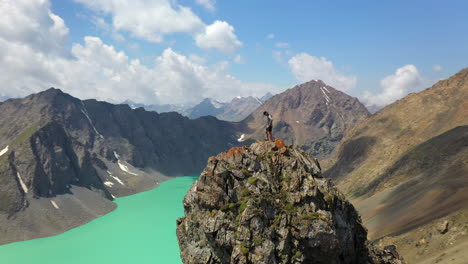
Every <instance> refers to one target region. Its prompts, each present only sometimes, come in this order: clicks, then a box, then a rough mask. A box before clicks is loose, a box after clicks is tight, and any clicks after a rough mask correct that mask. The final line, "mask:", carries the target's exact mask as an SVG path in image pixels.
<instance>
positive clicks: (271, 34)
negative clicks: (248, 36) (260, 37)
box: [266, 33, 275, 39]
mask: <svg viewBox="0 0 468 264" xmlns="http://www.w3.org/2000/svg"><path fill="white" fill-rule="evenodd" d="M266 38H267V39H274V38H275V34H273V33H270V34H268V35H267V36H266Z"/></svg>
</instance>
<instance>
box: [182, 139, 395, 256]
mask: <svg viewBox="0 0 468 264" xmlns="http://www.w3.org/2000/svg"><path fill="white" fill-rule="evenodd" d="M184 208H185V217H183V218H180V219H178V221H177V237H178V240H179V245H180V249H181V258H182V261H183V262H184V263H185V264H195V263H239V264H240V263H265V264H267V263H268V264H270V263H401V262H399V261H400V260H398V258H399V256H395V254H396V255H398V254H397V253H393V251H392V252H390V251H388V250H387V251H385V250H379V249H376V248H374V247H373V246H372V245H370V244H369V243H368V242H367V231H366V229H365V228H364V227H363V226H362V224H361V219H360V216H359V215H358V213H357V212H356V210H355V209H354V207H353V206H352V205H351V204H350V203H349V202H348V201H347V200H346V199H345V197H344V196H343V194H341V193H340V192H339V191H338V190H337V189H336V187H335V186H334V185H333V183H332V182H331V181H330V180H329V179H326V178H323V177H322V175H321V171H320V165H319V164H318V162H317V161H316V160H315V159H314V158H313V157H311V156H310V155H308V154H307V153H305V152H304V151H302V150H301V149H300V148H298V147H293V146H287V145H285V144H284V142H282V141H281V140H279V139H277V140H276V141H275V142H263V141H259V142H256V143H253V144H252V145H251V146H250V147H242V148H233V149H231V150H229V151H228V152H226V153H221V154H219V155H217V156H216V157H211V158H210V159H209V160H208V165H207V167H206V168H205V170H204V171H203V173H202V174H201V176H200V179H199V180H198V181H196V182H195V183H194V184H193V185H192V187H191V188H190V190H189V192H188V193H187V195H186V197H185V199H184ZM389 252H390V253H389ZM395 252H396V251H395Z"/></svg>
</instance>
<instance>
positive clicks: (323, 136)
mask: <svg viewBox="0 0 468 264" xmlns="http://www.w3.org/2000/svg"><path fill="white" fill-rule="evenodd" d="M264 111H267V112H269V113H270V114H271V115H272V116H273V120H274V121H273V136H275V137H279V138H283V139H284V140H285V142H286V143H288V144H294V145H299V146H301V147H302V148H303V149H304V150H306V151H307V152H310V153H311V154H312V155H314V156H315V157H317V158H319V159H322V158H325V157H327V156H328V155H329V154H330V153H331V152H332V151H333V149H334V148H335V146H336V145H337V144H338V143H339V142H340V140H341V139H342V138H343V135H344V133H345V131H346V130H348V129H349V128H351V127H352V126H354V124H356V123H358V122H359V121H361V120H363V119H364V118H366V117H368V116H369V112H368V111H367V109H366V107H365V106H364V105H363V104H361V103H360V102H359V100H358V99H357V98H354V97H351V96H349V95H347V94H345V93H343V92H341V91H338V90H336V89H334V88H333V87H331V86H329V85H326V84H325V83H324V82H322V81H320V80H319V81H310V82H307V83H303V84H301V85H297V86H295V87H293V88H291V89H288V90H286V91H285V92H283V93H280V94H277V95H275V96H273V97H272V98H271V99H269V100H268V101H267V102H265V103H264V104H263V105H262V106H260V107H259V108H258V109H257V110H255V111H254V112H253V113H252V114H251V115H249V116H248V117H247V118H246V119H245V120H243V121H242V125H243V133H244V134H245V135H246V138H250V139H253V140H258V139H264V138H265V134H264V130H265V124H266V120H265V117H264V116H263V112H264Z"/></svg>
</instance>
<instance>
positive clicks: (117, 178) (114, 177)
mask: <svg viewBox="0 0 468 264" xmlns="http://www.w3.org/2000/svg"><path fill="white" fill-rule="evenodd" d="M107 174H109V176H110V177H111V178H112V179H114V180H115V181H116V182H118V183H120V185H123V186H125V184H124V183H123V181H122V180H121V179H119V177H116V176H114V175H112V173H111V172H110V171H107Z"/></svg>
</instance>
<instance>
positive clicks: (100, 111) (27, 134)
mask: <svg viewBox="0 0 468 264" xmlns="http://www.w3.org/2000/svg"><path fill="white" fill-rule="evenodd" d="M236 143H237V141H236V137H235V135H234V129H233V127H232V126H231V124H230V123H228V122H224V121H219V120H217V119H216V118H214V117H204V118H199V119H197V120H190V119H188V118H187V117H183V116H181V115H179V114H177V113H164V114H158V113H155V112H148V111H145V110H144V109H143V108H137V109H131V108H130V107H129V106H128V105H113V104H109V103H106V102H99V101H96V100H84V101H82V100H79V99H77V98H74V97H72V96H70V95H68V94H66V93H63V92H62V91H60V90H58V89H52V88H51V89H49V90H47V91H44V92H41V93H37V94H33V95H30V96H27V97H25V98H21V99H9V100H7V101H5V102H2V103H0V182H1V183H2V184H1V185H0V244H4V243H9V242H14V241H19V240H26V239H31V238H38V237H43V236H50V235H55V234H58V233H61V232H64V231H66V230H68V229H70V228H73V227H76V226H79V225H82V224H84V223H86V222H88V221H90V220H92V219H94V218H96V217H99V216H101V215H103V214H106V213H108V212H110V211H112V210H113V209H114V208H115V207H116V205H115V204H114V203H113V202H112V200H113V199H114V198H115V197H121V196H125V195H130V194H134V193H137V192H141V191H145V190H150V189H152V188H154V187H156V186H158V184H159V183H160V182H161V181H163V180H165V179H167V176H179V175H192V174H195V173H198V172H199V171H200V170H202V169H203V166H204V165H205V161H206V158H208V157H209V156H211V155H213V154H215V153H218V152H219V151H221V150H223V149H226V148H228V147H232V146H235V144H236ZM181 161H182V162H181Z"/></svg>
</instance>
